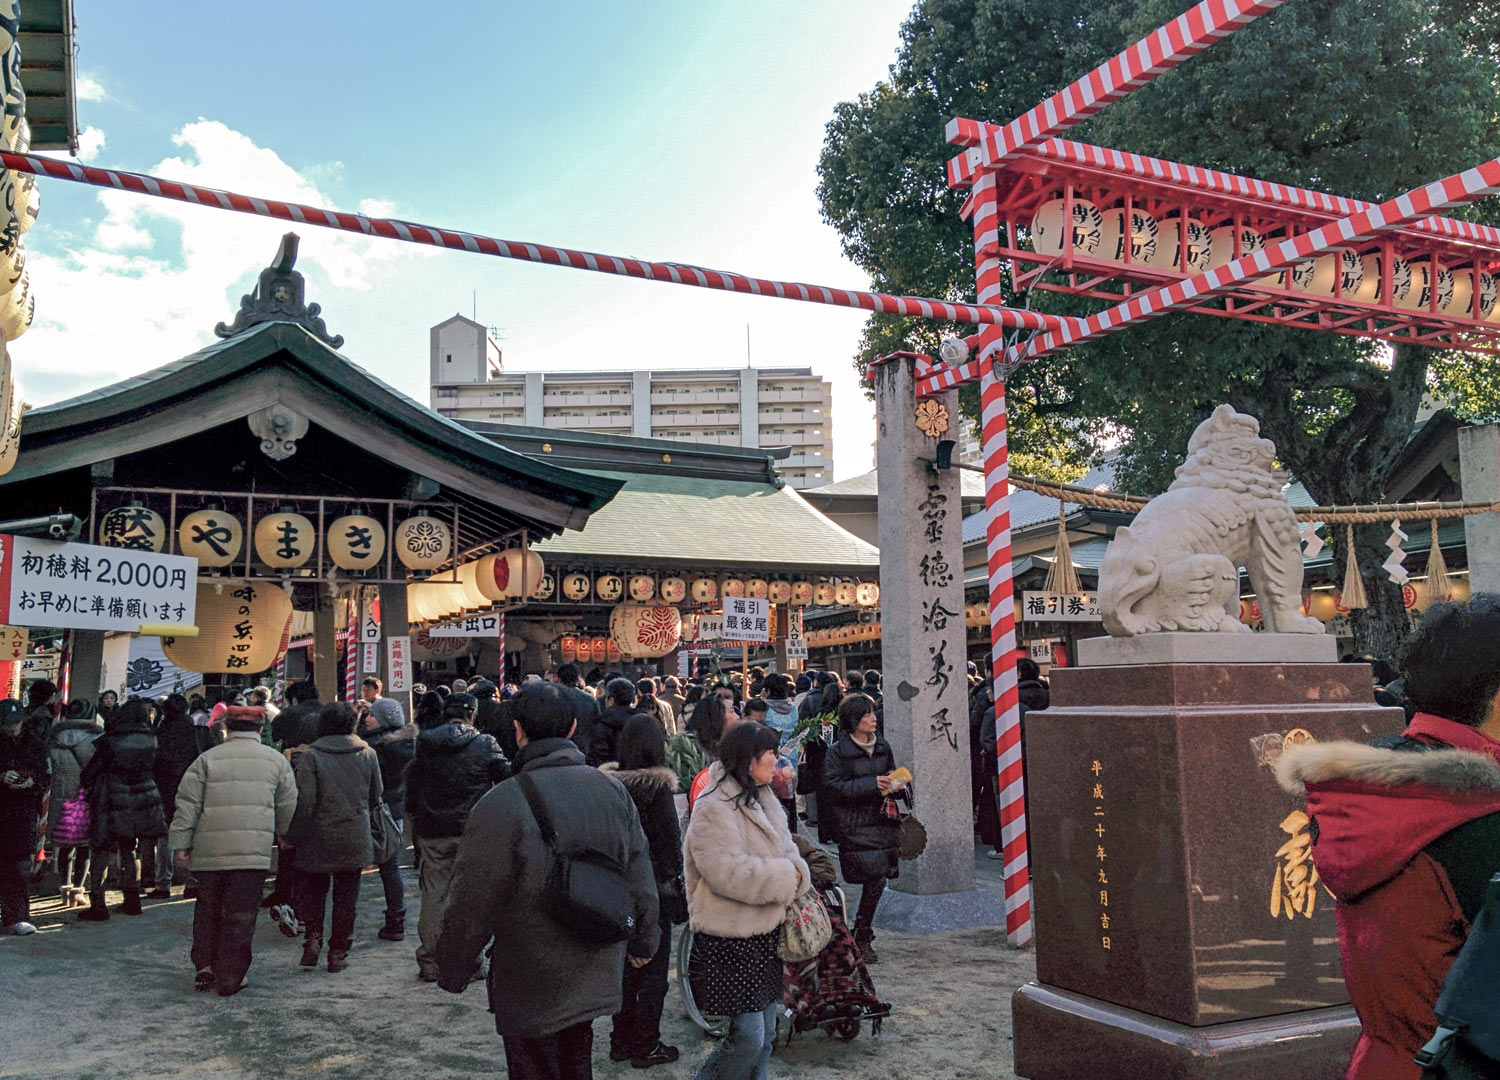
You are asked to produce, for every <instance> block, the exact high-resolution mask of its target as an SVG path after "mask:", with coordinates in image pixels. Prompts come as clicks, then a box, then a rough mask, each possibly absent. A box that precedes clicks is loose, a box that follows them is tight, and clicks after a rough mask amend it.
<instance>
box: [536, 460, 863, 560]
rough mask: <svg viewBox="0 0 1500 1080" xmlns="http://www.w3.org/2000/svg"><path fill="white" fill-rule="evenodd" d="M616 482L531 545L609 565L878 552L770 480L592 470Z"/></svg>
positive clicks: (556, 555) (555, 555)
mask: <svg viewBox="0 0 1500 1080" xmlns="http://www.w3.org/2000/svg"><path fill="white" fill-rule="evenodd" d="M594 475H596V476H598V477H601V478H608V479H610V480H611V481H623V483H624V486H623V487H622V488H621V489H620V492H619V494H618V495H616V496H615V497H614V499H612V500H611V501H610V502H609V504H608V505H606V506H604V507H602V508H601V509H600V510H598V511H596V512H595V513H594V515H593V516H592V517H591V518H590V519H589V522H588V525H587V526H586V527H585V528H584V529H583V530H582V531H575V530H572V529H570V530H568V531H566V532H564V533H563V534H562V535H560V536H557V537H554V538H553V539H551V540H547V541H545V542H543V543H541V544H538V545H537V550H538V551H540V552H541V553H542V554H543V555H544V556H546V557H547V558H548V559H549V561H550V560H561V561H560V562H559V563H558V565H563V566H565V565H566V560H568V559H569V558H580V559H585V560H595V559H597V560H606V561H608V562H610V563H611V564H612V565H619V564H622V563H623V564H629V563H632V562H637V563H641V564H642V565H645V564H646V563H648V562H649V563H650V564H651V565H662V566H682V565H690V564H696V565H702V566H722V567H731V566H736V565H744V566H756V567H762V568H764V569H765V570H767V571H773V570H775V569H778V568H786V569H791V568H794V567H795V568H796V569H798V570H805V571H813V570H827V571H832V572H837V571H844V570H867V571H869V570H874V569H875V568H876V567H878V566H879V565H880V551H879V549H878V548H876V547H874V546H873V545H871V544H868V543H866V542H865V541H863V540H861V539H860V538H859V537H857V536H855V535H854V534H853V533H850V532H846V531H845V530H844V529H842V528H840V527H839V526H838V525H837V524H835V523H834V522H833V521H831V520H829V519H828V518H827V517H824V516H823V514H821V513H820V512H819V511H818V510H817V509H816V508H814V507H813V506H812V505H811V504H809V503H808V501H807V500H806V499H804V498H803V497H802V496H801V495H800V494H798V493H797V491H796V490H794V489H793V488H790V487H785V486H777V485H776V484H774V483H763V482H762V483H758V482H754V481H738V480H707V479H703V478H701V477H691V476H670V475H661V474H642V473H635V472H611V471H595V472H594Z"/></svg>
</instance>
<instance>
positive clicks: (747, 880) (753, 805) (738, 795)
mask: <svg viewBox="0 0 1500 1080" xmlns="http://www.w3.org/2000/svg"><path fill="white" fill-rule="evenodd" d="M777 745H778V744H777V736H776V732H774V731H772V730H771V729H770V728H768V727H765V726H764V725H762V724H740V725H737V726H736V727H734V728H731V729H730V730H729V731H728V732H727V733H726V734H725V736H724V740H723V741H722V742H721V743H720V744H719V760H718V761H717V762H715V763H714V764H713V765H712V766H711V767H710V772H709V784H708V787H707V789H706V790H704V792H703V794H702V795H700V796H699V797H698V800H697V802H696V803H695V804H694V805H693V814H692V817H691V819H690V820H689V823H688V830H687V836H686V838H685V839H684V841H683V870H684V876H685V879H686V882H687V902H688V921H689V923H690V924H691V925H692V928H693V955H692V960H691V961H690V967H689V973H690V976H691V978H692V983H693V994H694V997H695V999H696V1001H697V1004H698V1007H699V1008H700V1009H701V1010H702V1011H703V1012H705V1013H709V1014H715V1015H720V1016H732V1017H733V1018H734V1019H733V1023H732V1024H731V1025H730V1028H729V1034H728V1036H727V1037H726V1038H725V1039H724V1041H723V1042H721V1043H720V1044H719V1045H718V1047H717V1048H715V1050H714V1052H713V1053H712V1054H711V1055H709V1058H708V1060H707V1061H705V1062H704V1063H703V1068H702V1069H701V1070H700V1071H699V1073H698V1078H699V1080H764V1077H765V1076H766V1072H767V1068H768V1065H769V1063H770V1060H771V1047H772V1046H773V1045H774V1044H775V1042H776V1016H777V1013H778V1012H779V1011H780V1009H781V996H782V982H781V980H782V972H781V961H780V960H779V959H778V958H777V956H776V944H777V939H778V937H779V933H780V930H781V922H782V919H783V918H784V917H785V915H786V907H787V905H788V904H789V903H791V902H792V900H794V899H795V898H796V897H798V896H800V895H801V894H802V892H803V891H804V890H806V889H807V887H808V885H809V883H810V882H811V880H812V876H811V874H810V873H809V872H808V869H807V864H806V863H805V862H803V861H802V858H801V856H799V855H798V854H797V848H796V846H795V845H794V844H793V842H792V835H791V833H790V832H788V831H787V827H786V814H785V812H784V811H783V810H782V808H781V804H780V803H778V802H777V801H776V796H775V794H774V793H773V792H772V790H771V787H770V783H771V778H772V777H773V776H774V775H775V773H776V752H777Z"/></svg>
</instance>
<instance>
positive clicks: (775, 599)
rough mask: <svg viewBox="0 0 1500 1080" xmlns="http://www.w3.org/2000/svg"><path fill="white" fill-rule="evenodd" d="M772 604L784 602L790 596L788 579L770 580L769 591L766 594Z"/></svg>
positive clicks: (790, 586) (790, 589)
mask: <svg viewBox="0 0 1500 1080" xmlns="http://www.w3.org/2000/svg"><path fill="white" fill-rule="evenodd" d="M767 595H768V596H769V597H770V600H771V603H773V604H785V603H787V602H788V601H789V600H791V598H792V583H791V582H790V581H773V582H771V588H770V592H769V593H768V594H767Z"/></svg>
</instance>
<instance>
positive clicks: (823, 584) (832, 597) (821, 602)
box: [812, 581, 838, 607]
mask: <svg viewBox="0 0 1500 1080" xmlns="http://www.w3.org/2000/svg"><path fill="white" fill-rule="evenodd" d="M837 597H838V589H836V588H835V587H834V584H833V582H831V581H820V582H818V583H817V584H816V585H814V586H813V595H812V599H813V603H814V604H816V605H818V607H832V606H833V605H834V603H836V601H837Z"/></svg>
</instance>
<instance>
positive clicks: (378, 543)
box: [327, 514, 385, 570]
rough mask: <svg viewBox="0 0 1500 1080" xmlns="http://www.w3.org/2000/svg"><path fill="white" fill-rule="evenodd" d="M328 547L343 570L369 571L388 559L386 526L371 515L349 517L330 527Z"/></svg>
mask: <svg viewBox="0 0 1500 1080" xmlns="http://www.w3.org/2000/svg"><path fill="white" fill-rule="evenodd" d="M327 544H328V558H329V560H330V561H331V562H332V563H333V565H334V566H337V567H338V568H339V569H340V570H368V569H369V568H370V567H372V566H379V565H380V560H381V559H383V558H384V557H385V526H384V525H382V524H381V523H380V522H379V521H377V520H376V519H375V518H373V517H371V516H370V515H368V514H345V515H344V516H343V517H338V518H334V519H333V524H332V525H330V526H328V537H327Z"/></svg>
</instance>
